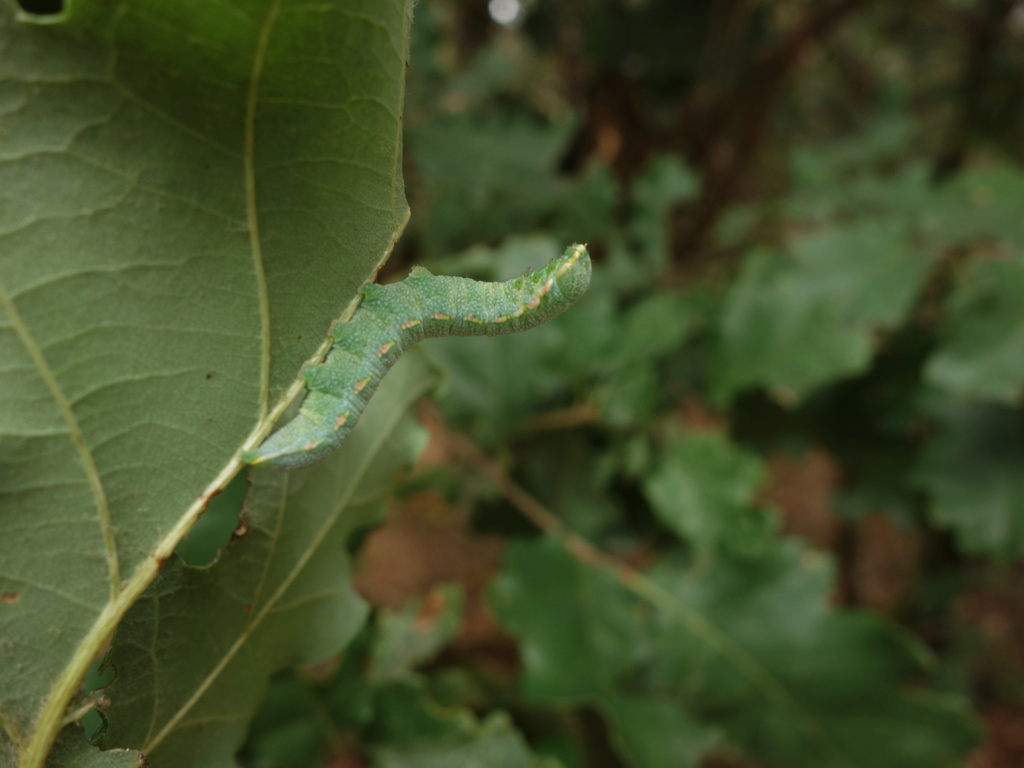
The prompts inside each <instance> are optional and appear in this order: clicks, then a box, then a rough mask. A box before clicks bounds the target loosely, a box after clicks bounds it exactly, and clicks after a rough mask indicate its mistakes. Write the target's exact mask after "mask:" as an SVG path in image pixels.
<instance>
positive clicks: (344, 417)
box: [334, 411, 352, 429]
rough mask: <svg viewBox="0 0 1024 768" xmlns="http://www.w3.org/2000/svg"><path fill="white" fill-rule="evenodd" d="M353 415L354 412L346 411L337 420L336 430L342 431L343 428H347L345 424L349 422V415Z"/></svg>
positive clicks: (335, 421) (335, 422)
mask: <svg viewBox="0 0 1024 768" xmlns="http://www.w3.org/2000/svg"><path fill="white" fill-rule="evenodd" d="M351 413H352V411H345V412H344V413H343V414H341V416H339V417H338V418H336V419H335V420H334V428H335V429H341V428H342V427H344V426H345V422H346V421H348V417H349V415H350V414H351Z"/></svg>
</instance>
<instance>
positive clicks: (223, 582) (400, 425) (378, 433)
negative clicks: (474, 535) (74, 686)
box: [105, 355, 436, 768]
mask: <svg viewBox="0 0 1024 768" xmlns="http://www.w3.org/2000/svg"><path fill="white" fill-rule="evenodd" d="M435 383H436V378H435V377H434V376H432V375H431V372H430V369H429V368H427V366H426V364H425V363H423V362H422V357H421V356H419V355H416V356H407V357H406V358H405V359H403V360H402V361H400V362H399V364H398V365H397V366H396V367H395V370H394V371H392V374H391V375H390V376H389V377H388V378H387V379H386V380H385V381H384V383H383V385H382V387H381V390H380V392H378V395H377V397H375V398H374V400H373V402H372V403H371V404H370V406H369V408H368V409H367V412H366V415H365V416H364V417H363V420H362V421H361V423H360V425H359V427H358V428H357V429H356V431H355V432H353V434H352V436H351V437H350V438H349V439H348V440H346V442H345V444H344V445H343V446H342V449H341V450H340V451H339V452H338V455H337V456H336V457H334V456H332V457H331V459H330V460H329V461H327V462H324V463H322V464H320V465H318V466H316V467H313V468H311V469H308V470H305V471H301V472H293V473H282V472H275V471H272V470H253V471H252V487H251V488H250V491H249V496H248V498H247V501H246V506H245V520H244V526H245V529H246V533H245V534H244V536H243V537H242V539H241V540H240V541H236V542H234V543H232V545H231V546H230V547H229V548H228V549H227V551H226V552H225V553H224V554H223V555H222V557H221V559H220V560H219V561H218V562H217V563H216V564H215V565H214V566H212V567H210V568H190V567H188V566H186V565H184V563H183V562H182V561H180V560H177V559H176V560H175V562H174V563H173V565H172V564H168V566H167V567H165V568H164V569H163V571H162V572H161V574H160V577H159V578H158V579H157V581H156V582H155V583H154V584H153V585H152V586H151V587H150V588H149V589H148V590H147V591H146V593H145V594H143V596H142V598H141V599H140V600H139V602H138V603H136V605H135V606H134V607H133V608H132V610H130V611H129V612H128V615H127V616H126V617H125V618H124V620H123V621H122V623H121V626H120V627H119V629H118V632H117V635H116V636H115V638H114V645H113V648H112V649H111V651H110V653H109V654H108V657H107V663H109V664H111V665H112V666H113V667H114V668H115V669H116V671H117V680H116V682H115V683H114V684H113V685H112V686H111V687H110V689H108V691H107V693H108V695H109V697H110V699H111V701H112V706H111V707H110V709H109V710H108V715H109V720H110V722H109V728H108V730H107V733H106V735H105V742H107V743H108V744H110V745H111V746H131V747H135V748H138V749H139V750H140V751H142V753H143V754H145V755H146V758H147V760H149V763H150V764H151V765H152V766H154V768H160V766H168V767H173V766H181V765H187V766H191V767H192V768H202V767H203V766H210V767H211V768H214V767H216V768H219V767H220V766H224V765H230V764H231V760H232V756H233V755H234V753H235V751H236V750H237V749H238V747H239V745H240V744H241V742H242V740H243V738H244V736H245V731H246V728H247V726H248V721H249V718H250V717H251V715H252V713H253V711H255V709H256V705H257V703H258V702H259V699H260V697H261V694H262V692H263V690H264V689H265V687H266V679H267V677H268V676H269V674H270V673H271V672H272V671H274V670H275V669H276V668H278V667H281V666H284V665H285V664H287V663H294V662H306V663H310V662H315V661H319V660H322V659H323V658H325V657H326V656H328V655H329V654H331V653H334V652H337V651H338V650H340V649H341V648H343V647H344V646H345V644H346V643H347V642H348V641H349V640H350V639H351V638H352V636H353V635H354V634H355V633H356V632H357V631H358V630H359V628H360V627H361V626H362V624H363V621H364V620H365V618H366V612H367V609H366V606H365V604H364V603H363V601H362V599H361V598H360V597H358V595H356V593H355V590H354V589H353V587H352V585H351V583H350V577H349V562H348V557H347V556H346V554H345V543H346V539H347V538H348V536H349V534H350V533H351V532H352V529H353V528H354V527H355V526H358V525H360V524H363V523H365V522H366V520H367V517H368V516H367V514H366V511H365V510H363V509H361V508H362V507H365V506H366V505H368V504H369V505H371V506H373V505H374V503H375V502H379V501H381V500H382V499H383V498H385V497H386V494H387V490H388V482H387V480H388V479H389V478H390V477H391V475H393V473H394V471H395V469H397V468H398V467H400V466H401V465H403V464H406V463H408V462H409V461H411V459H412V458H414V457H415V455H416V454H417V453H418V451H419V448H421V447H422V446H423V444H424V443H425V438H424V439H420V438H421V437H422V435H421V430H419V429H418V428H417V429H416V430H412V429H411V427H410V424H408V423H404V422H403V421H402V418H403V416H404V415H405V414H406V411H407V410H408V407H409V405H410V404H411V403H412V402H413V401H414V400H415V399H416V398H418V397H419V396H421V395H422V394H424V393H425V392H426V391H427V390H428V389H429V388H431V387H432V386H433V385H434V384H435ZM396 430H397V434H394V433H396Z"/></svg>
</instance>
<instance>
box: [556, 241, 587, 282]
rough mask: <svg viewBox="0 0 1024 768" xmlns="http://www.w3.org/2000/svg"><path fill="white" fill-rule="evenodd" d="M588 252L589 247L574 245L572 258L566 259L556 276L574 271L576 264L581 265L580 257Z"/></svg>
mask: <svg viewBox="0 0 1024 768" xmlns="http://www.w3.org/2000/svg"><path fill="white" fill-rule="evenodd" d="M586 250H587V246H586V245H580V244H579V243H577V244H576V245H574V246H573V249H572V256H570V257H569V258H568V259H566V260H565V263H564V264H562V265H560V266H559V267H558V271H557V272H556V273H555V274H556V275H561V274H563V273H565V272H567V271H568V270H570V269H572V268H573V267H575V266H576V264H577V263H579V260H580V256H582V255H583V253H584V252H585V251H586Z"/></svg>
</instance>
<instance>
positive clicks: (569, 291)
mask: <svg viewBox="0 0 1024 768" xmlns="http://www.w3.org/2000/svg"><path fill="white" fill-rule="evenodd" d="M556 264H557V266H556V267H555V284H556V285H557V286H558V291H559V293H561V294H562V295H563V296H564V297H565V298H566V299H568V300H569V302H570V303H571V302H574V301H576V300H577V299H578V298H579V297H580V296H582V295H583V294H584V293H586V290H587V286H588V285H590V254H589V253H587V248H586V246H584V245H580V244H579V243H576V244H574V245H570V246H569V247H568V248H566V249H565V253H564V254H563V255H562V258H561V259H559V260H558V261H557V262H556Z"/></svg>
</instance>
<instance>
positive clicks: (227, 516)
mask: <svg viewBox="0 0 1024 768" xmlns="http://www.w3.org/2000/svg"><path fill="white" fill-rule="evenodd" d="M248 490H249V481H248V473H247V472H241V473H239V475H238V476H237V477H236V478H235V479H234V480H232V481H231V482H230V483H229V484H228V487H227V488H225V489H224V490H223V491H221V492H220V493H218V494H217V495H216V496H214V497H213V498H212V499H210V503H209V505H207V507H206V509H205V510H203V514H202V515H201V516H200V518H199V519H198V520H197V521H196V524H195V525H194V526H193V527H192V530H191V531H189V532H188V535H187V536H186V537H185V538H184V539H183V540H182V542H181V543H180V544H178V549H177V552H178V555H179V556H180V557H181V558H182V559H183V560H184V561H185V562H186V563H188V564H189V565H191V566H193V567H200V566H204V565H209V564H210V563H212V562H213V561H214V560H215V559H216V557H217V552H218V551H219V550H220V549H221V547H226V546H227V545H228V544H229V543H230V542H231V537H232V534H233V533H234V532H235V531H236V530H238V529H239V528H240V527H243V526H244V523H245V521H244V520H242V521H240V519H239V518H240V515H241V511H242V504H243V502H244V501H245V494H246V493H247V492H248Z"/></svg>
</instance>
